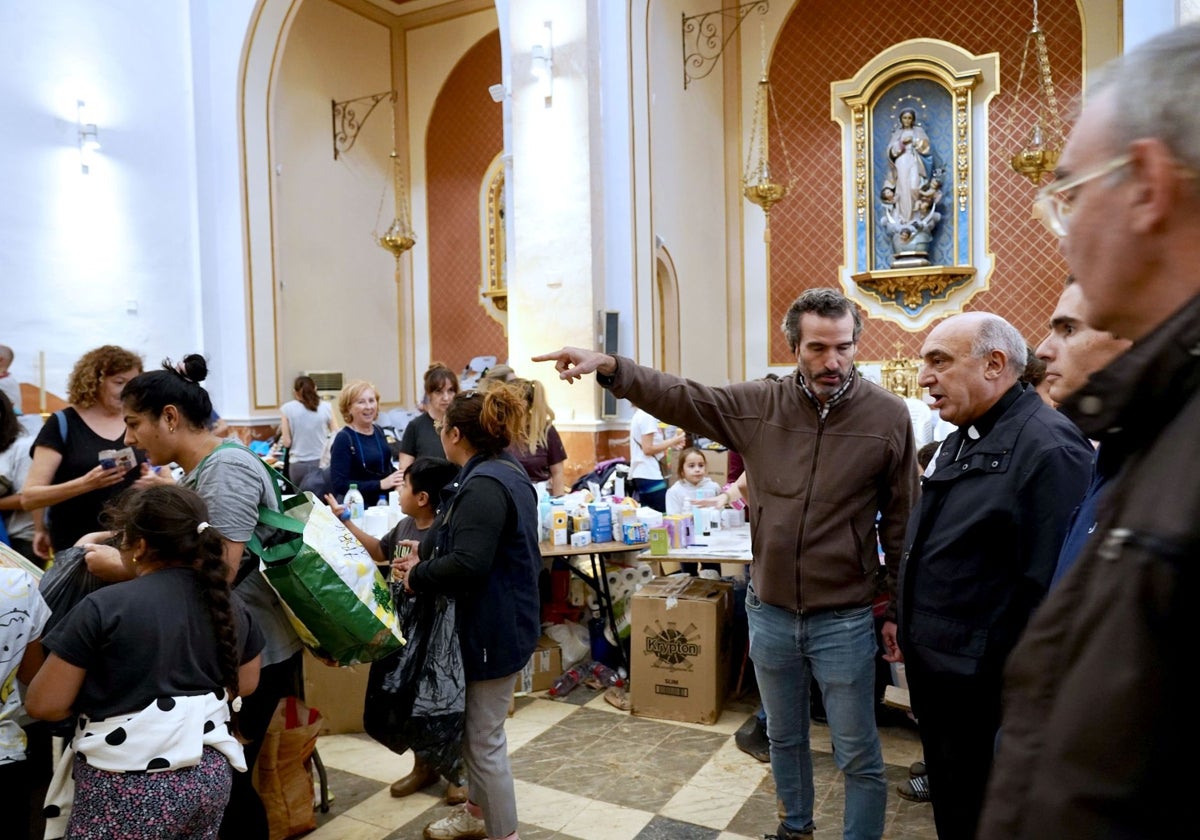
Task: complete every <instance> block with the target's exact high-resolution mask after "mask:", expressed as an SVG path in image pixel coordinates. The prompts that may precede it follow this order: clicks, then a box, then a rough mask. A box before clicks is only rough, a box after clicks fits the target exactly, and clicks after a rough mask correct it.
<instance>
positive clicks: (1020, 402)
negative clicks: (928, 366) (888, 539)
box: [898, 386, 1092, 678]
mask: <svg viewBox="0 0 1200 840" xmlns="http://www.w3.org/2000/svg"><path fill="white" fill-rule="evenodd" d="M1017 387H1020V386H1017ZM963 436H964V431H963V430H962V429H959V430H957V431H955V432H953V433H951V434H950V436H949V437H947V438H946V440H945V441H944V442H943V444H942V447H941V449H940V450H939V452H938V455H937V461H936V464H935V467H934V470H933V472H932V474H930V475H929V476H928V477H927V478H923V479H922V480H921V485H922V487H921V501H920V503H919V504H918V505H917V506H916V507H915V508H914V509H913V513H912V516H911V517H910V519H909V526H908V534H907V536H906V538H905V541H906V546H907V547H906V549H905V552H904V558H903V560H902V561H901V563H900V582H899V587H898V589H899V633H900V636H899V642H900V649H901V650H902V651H903V653H904V658H905V661H906V662H908V661H916V662H918V663H919V664H920V665H921V666H922V667H924V668H925V669H927V670H930V671H933V672H938V673H947V674H958V675H963V676H975V675H989V676H994V677H996V678H998V677H999V673H1000V669H1001V668H1002V667H1003V665H1004V660H1005V658H1006V657H1007V656H1008V653H1009V651H1010V650H1011V649H1012V647H1013V645H1014V644H1016V641H1017V637H1018V636H1019V635H1020V633H1021V630H1022V628H1024V626H1025V622H1026V621H1027V620H1028V619H1029V615H1030V613H1031V612H1032V611H1033V609H1034V607H1036V606H1037V604H1038V603H1039V602H1040V601H1041V600H1042V598H1043V597H1045V594H1046V590H1047V588H1048V586H1049V584H1050V578H1051V577H1052V576H1053V574H1054V566H1055V563H1056V562H1057V559H1058V549H1059V546H1060V545H1061V544H1062V540H1063V536H1064V535H1065V533H1066V529H1067V523H1068V521H1069V519H1070V516H1071V511H1072V510H1074V508H1075V506H1076V505H1077V504H1078V503H1079V500H1080V499H1081V498H1082V497H1083V494H1084V491H1085V490H1086V489H1087V486H1088V480H1089V479H1090V477H1091V471H1092V447H1091V445H1090V444H1089V443H1088V441H1087V440H1086V439H1085V438H1084V436H1083V435H1082V434H1081V433H1080V431H1079V429H1078V428H1076V427H1075V425H1074V424H1073V423H1071V422H1070V421H1069V420H1067V419H1066V418H1065V417H1063V416H1062V415H1060V414H1059V413H1058V412H1056V411H1054V410H1053V409H1052V408H1050V407H1049V406H1047V405H1046V404H1045V403H1043V402H1042V400H1041V398H1040V397H1039V396H1038V395H1037V393H1036V392H1035V391H1034V390H1033V389H1032V388H1028V389H1025V390H1024V391H1021V392H1020V393H1019V394H1017V395H1016V398H1015V399H1013V400H1011V404H1009V405H1008V407H1007V409H1005V410H1004V412H1003V414H1001V415H1000V417H999V419H997V420H996V423H995V425H994V426H993V427H992V429H991V430H990V431H989V432H987V434H985V435H984V436H983V437H982V439H980V440H978V441H976V442H971V441H969V440H968V441H967V446H966V447H965V448H964V453H963V455H962V457H961V459H956V455H957V454H958V452H959V446H960V444H962V443H963Z"/></svg>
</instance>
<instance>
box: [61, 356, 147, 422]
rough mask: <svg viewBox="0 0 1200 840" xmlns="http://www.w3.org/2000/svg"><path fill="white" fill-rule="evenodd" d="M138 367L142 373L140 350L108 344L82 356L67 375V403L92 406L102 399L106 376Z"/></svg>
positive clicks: (79, 406) (78, 406) (86, 406)
mask: <svg viewBox="0 0 1200 840" xmlns="http://www.w3.org/2000/svg"><path fill="white" fill-rule="evenodd" d="M131 370H136V371H137V372H138V373H141V372H142V357H141V356H139V355H138V354H137V353H133V352H131V351H129V350H126V349H125V348H123V347H117V346H116V345H115V344H105V345H104V346H103V347H97V348H96V349H95V350H89V351H87V352H86V353H84V354H83V355H82V356H80V357H79V361H77V362H76V363H75V367H73V368H71V375H70V376H69V377H68V378H67V402H69V403H70V404H71V405H73V406H75V407H76V408H91V407H92V406H94V405H95V404H96V403H98V402H99V401H100V380H101V379H103V378H104V377H106V376H115V375H116V374H118V373H125V372H127V371H131Z"/></svg>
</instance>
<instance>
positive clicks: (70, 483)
mask: <svg viewBox="0 0 1200 840" xmlns="http://www.w3.org/2000/svg"><path fill="white" fill-rule="evenodd" d="M141 372H142V357H141V356H139V355H137V354H136V353H133V352H130V351H129V350H126V349H124V348H122V347H116V346H114V345H112V344H106V345H104V346H103V347H97V348H96V349H95V350H89V351H88V352H87V353H84V354H83V356H82V357H80V359H79V361H77V362H76V363H75V367H74V368H73V369H72V370H71V375H70V377H69V378H68V379H67V399H68V401H69V402H70V403H71V404H70V406H68V407H67V408H66V409H64V410H63V411H62V412H61V413H59V412H57V411H56V412H55V413H54V414H52V415H51V416H50V419H48V420H47V421H46V424H45V425H44V426H42V430H41V431H40V432H38V436H37V438H36V439H35V440H34V442H33V463H32V464H31V465H30V467H29V475H28V476H27V477H26V479H25V487H24V488H23V489H22V491H21V504H22V505H23V506H24V508H25V510H37V509H38V508H49V509H50V510H49V513H48V516H47V517H46V520H48V521H47V522H46V525H43V520H42V517H41V515H40V512H39V513H38V514H36V515H35V516H34V522H35V524H36V526H37V530H36V531H35V533H34V538H33V550H34V551H35V552H36V553H37V555H38V556H39V557H43V558H46V557H49V556H50V550H51V548H53V550H54V551H62V550H63V549H65V548H70V547H71V546H73V545H74V544H75V542H76V540H78V539H79V538H80V537H82V536H83V535H84V534H89V533H92V532H93V531H96V530H99V528H100V513H101V511H103V510H104V506H105V504H107V503H108V502H109V501H110V500H111V499H113V498H114V497H115V496H116V495H117V494H119V493H120V492H121V491H123V490H125V489H126V488H127V487H129V486H130V485H132V484H133V482H134V481H136V480H137V478H138V476H139V474H140V473H139V470H138V468H137V467H133V468H130V467H127V466H123V465H121V464H117V465H115V466H114V465H112V464H111V463H107V462H105V463H102V462H101V461H100V453H101V452H102V451H104V450H106V449H121V448H123V447H124V446H125V418H124V415H123V412H122V409H121V389H122V388H124V387H125V383H127V382H129V381H130V380H132V379H133V378H134V377H135V376H137V375H138V374H139V373H141ZM137 459H138V461H139V463H140V462H141V461H144V460H145V458H144V456H142V455H140V454H138V456H137ZM47 527H48V529H49V530H46V528H47Z"/></svg>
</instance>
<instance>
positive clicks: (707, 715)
mask: <svg viewBox="0 0 1200 840" xmlns="http://www.w3.org/2000/svg"><path fill="white" fill-rule="evenodd" d="M732 603H733V585H732V584H731V583H728V582H726V581H713V580H705V579H703V578H692V577H674V578H659V579H656V580H652V581H650V582H649V583H647V584H646V585H645V586H644V587H642V589H641V590H639V591H638V592H636V593H635V594H634V596H633V615H632V624H633V636H632V640H631V646H630V659H631V660H632V662H631V666H632V673H631V675H630V680H629V682H630V703H631V708H630V711H632V713H633V714H635V715H639V716H641V717H653V718H660V719H662V720H678V721H684V722H695V723H716V721H717V718H719V717H720V716H721V708H722V706H723V705H724V702H725V687H726V686H725V681H726V675H727V674H728V672H729V657H730V647H731V643H732V640H731V637H730V633H729V626H728V625H729V621H730V616H731V613H732Z"/></svg>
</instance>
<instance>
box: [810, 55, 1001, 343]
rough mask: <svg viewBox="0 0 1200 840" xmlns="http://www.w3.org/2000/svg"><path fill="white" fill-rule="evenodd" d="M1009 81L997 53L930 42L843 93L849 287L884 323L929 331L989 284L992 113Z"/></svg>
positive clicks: (837, 89) (889, 59) (891, 59)
mask: <svg viewBox="0 0 1200 840" xmlns="http://www.w3.org/2000/svg"><path fill="white" fill-rule="evenodd" d="M998 79H999V57H998V55H997V54H996V53H987V54H984V55H974V54H972V53H970V52H967V51H966V50H963V49H961V48H960V47H957V46H955V45H953V44H949V43H946V42H944V41H936V40H932V39H924V38H922V39H914V40H910V41H905V42H902V43H900V44H896V45H894V46H892V47H889V48H888V49H886V50H884V51H883V52H881V53H879V54H878V55H876V56H875V57H874V58H873V59H872V60H870V61H869V62H867V63H866V64H865V65H864V66H863V67H862V68H861V69H860V70H859V72H858V73H856V74H855V75H854V77H853V78H850V79H846V80H843V81H838V82H834V83H832V84H831V86H830V87H831V97H830V98H831V116H832V117H833V119H834V120H835V121H836V122H838V123H840V124H841V126H842V134H843V156H844V160H845V161H846V163H845V165H844V166H843V167H842V169H843V191H844V195H845V196H846V202H845V206H846V208H847V214H846V219H845V225H844V227H845V237H844V242H845V250H844V260H845V262H844V264H843V266H842V270H841V279H842V284H843V286H844V287H845V289H846V291H847V294H849V295H850V296H851V297H852V298H853V299H855V300H856V301H858V303H859V304H860V305H862V306H863V307H864V308H865V309H866V310H867V311H868V312H869V313H870V314H871V315H872V316H874V317H881V318H885V319H887V320H890V321H893V322H895V323H897V324H899V325H900V326H902V327H903V328H904V329H906V330H910V331H916V330H921V329H924V328H925V327H926V326H928V325H929V324H930V323H932V322H933V321H934V320H936V319H938V318H940V317H944V316H946V315H949V314H952V313H954V312H958V311H961V310H962V307H963V306H964V305H965V304H966V303H967V301H969V300H970V299H971V297H972V296H974V295H975V294H976V293H977V292H978V291H980V290H981V289H984V288H986V287H987V284H986V277H987V275H988V273H990V267H991V257H990V255H989V254H987V253H986V251H985V250H984V249H983V248H981V247H980V243H982V242H983V241H984V239H985V236H984V231H985V225H986V218H987V214H986V209H987V205H986V202H987V198H986V196H987V178H986V171H985V170H986V167H985V165H984V164H985V162H986V155H987V149H986V137H987V131H986V124H987V104H988V102H989V100H990V98H991V97H992V96H993V95H994V93H995V92H996V89H997V86H998ZM977 138H978V139H977ZM977 143H978V145H977ZM902 164H903V167H904V168H902ZM948 181H953V183H952V184H950V183H946V182H948ZM901 192H903V193H904V195H903V196H901V195H900V193H901Z"/></svg>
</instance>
